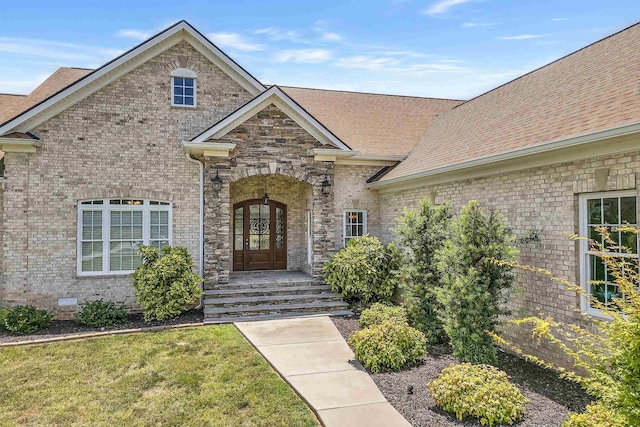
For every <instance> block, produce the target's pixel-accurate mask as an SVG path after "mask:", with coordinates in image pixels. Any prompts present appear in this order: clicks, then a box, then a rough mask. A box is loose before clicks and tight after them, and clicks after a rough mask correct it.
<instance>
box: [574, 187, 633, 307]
mask: <svg viewBox="0 0 640 427" xmlns="http://www.w3.org/2000/svg"><path fill="white" fill-rule="evenodd" d="M637 211H638V207H637V197H636V193H635V190H633V191H615V192H608V193H595V194H585V195H583V196H581V197H580V235H581V236H585V237H588V238H590V239H592V240H593V241H595V242H597V243H600V244H601V245H603V249H604V250H605V251H606V252H605V253H606V254H607V255H608V256H611V257H615V258H625V259H626V260H628V262H629V263H630V264H631V265H635V269H636V270H637V264H638V263H637V260H638V236H637V235H636V234H635V233H632V232H625V231H621V230H620V227H621V226H623V225H629V226H631V227H634V228H637V225H638V220H637V216H638V214H637ZM605 226H606V227H607V229H608V231H609V233H610V237H611V240H612V241H613V244H611V243H607V242H604V241H603V238H602V236H601V235H600V234H599V233H598V232H597V231H596V229H597V228H599V227H605ZM612 246H613V247H612ZM580 264H581V271H582V274H581V284H582V287H583V288H584V290H585V291H586V292H587V293H588V294H589V295H591V296H592V297H593V298H594V299H595V300H597V301H599V302H600V303H601V304H604V305H605V306H609V305H610V304H611V303H612V302H613V301H614V300H615V299H616V298H624V295H621V292H620V289H619V287H618V286H617V285H616V283H615V277H613V274H612V273H611V271H610V268H608V266H607V263H606V261H604V260H603V259H602V258H601V257H598V256H597V252H596V251H594V250H593V249H592V248H591V247H590V245H589V242H587V241H581V242H580ZM582 308H583V311H586V312H587V313H591V314H596V315H600V314H602V313H601V310H599V309H597V308H595V307H594V306H593V303H589V301H587V299H586V298H583V301H582Z"/></svg>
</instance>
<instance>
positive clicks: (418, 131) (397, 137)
mask: <svg viewBox="0 0 640 427" xmlns="http://www.w3.org/2000/svg"><path fill="white" fill-rule="evenodd" d="M280 88H281V89H282V90H283V91H284V92H285V93H286V94H287V95H289V96H290V97H291V98H293V99H294V100H295V101H296V102H297V103H298V104H300V105H301V106H302V107H303V108H304V109H305V110H307V111H308V112H309V113H310V114H311V115H312V116H314V117H315V118H316V119H317V120H318V121H319V122H320V123H322V124H323V125H324V126H326V127H327V128H328V129H329V130H331V132H333V133H334V134H335V135H336V136H337V137H338V138H340V139H341V140H342V141H343V142H344V143H345V144H347V145H348V146H349V147H351V149H353V150H356V151H359V152H360V153H362V154H376V155H406V154H409V152H410V151H411V149H412V148H413V147H414V146H415V145H416V144H417V143H418V141H419V140H420V136H421V135H422V134H424V132H425V130H426V129H427V127H428V126H429V124H430V123H431V122H433V120H434V119H435V117H436V116H437V115H438V114H442V113H443V112H445V111H448V110H450V109H451V108H453V107H455V106H456V105H459V104H460V103H462V101H456V100H451V99H437V98H419V97H413V96H398V95H378V94H370V93H360V92H343V91H336V90H322V89H307V88H298V87H287V86H280Z"/></svg>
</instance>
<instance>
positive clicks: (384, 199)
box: [379, 152, 640, 366]
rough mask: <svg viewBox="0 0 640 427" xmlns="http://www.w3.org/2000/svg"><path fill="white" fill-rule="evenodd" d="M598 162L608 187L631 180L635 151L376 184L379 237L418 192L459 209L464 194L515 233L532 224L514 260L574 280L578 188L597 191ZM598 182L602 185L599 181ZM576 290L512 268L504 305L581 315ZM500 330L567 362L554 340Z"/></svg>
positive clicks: (639, 162) (572, 318)
mask: <svg viewBox="0 0 640 427" xmlns="http://www.w3.org/2000/svg"><path fill="white" fill-rule="evenodd" d="M597 169H608V170H609V177H608V182H607V187H606V190H607V191H612V190H627V189H635V188H636V171H638V170H640V152H635V153H631V154H621V155H614V156H608V157H601V158H595V159H592V160H585V161H576V162H569V163H563V164H558V165H553V166H548V167H539V168H533V169H527V170H522V171H518V172H510V173H505V174H502V175H494V176H490V177H485V178H478V179H470V180H461V181H456V182H449V183H445V184H439V185H434V186H424V187H418V188H412V189H408V190H404V191H390V192H381V193H380V196H379V197H380V199H379V209H380V221H381V223H382V224H384V227H383V228H382V233H381V237H382V239H383V240H384V241H392V240H394V238H395V236H394V234H393V232H392V231H391V230H390V226H391V225H392V224H393V223H394V219H395V218H397V217H398V216H400V215H402V212H403V208H404V207H408V208H416V207H417V206H418V202H419V201H420V200H421V199H422V198H424V197H434V196H435V202H436V203H443V202H445V201H450V202H451V203H452V205H453V207H454V208H455V209H456V210H459V209H460V208H461V207H462V206H464V205H465V204H466V203H467V202H468V201H469V200H474V199H475V200H478V201H479V202H480V203H481V204H482V206H484V207H486V208H489V209H495V210H496V211H498V212H500V213H502V214H503V215H504V216H505V218H506V220H507V222H508V223H509V225H510V226H511V227H512V229H513V230H514V232H515V234H516V235H520V236H524V235H526V234H527V233H528V232H529V231H531V230H538V231H539V233H540V234H539V236H540V242H538V243H530V244H526V245H523V246H522V247H520V258H519V260H520V262H521V263H523V264H529V265H533V266H537V267H543V268H546V269H548V270H550V271H552V272H553V273H554V274H556V275H558V276H560V277H565V278H567V279H569V280H571V281H573V282H574V283H577V282H578V281H579V248H578V245H577V243H576V242H574V241H573V240H570V239H569V238H568V236H569V235H570V234H574V233H576V234H577V233H578V232H579V230H578V196H579V195H580V194H582V193H589V192H596V191H598V188H597V185H596V179H595V171H596V170H597ZM602 190H605V189H602ZM579 303H580V301H579V298H578V297H577V296H576V295H575V294H574V293H572V292H570V291H567V290H566V289H564V287H563V286H562V285H560V284H558V283H555V282H552V281H550V280H548V279H546V278H544V277H540V276H536V275H532V274H522V273H520V272H519V273H518V274H517V280H516V290H515V292H514V293H513V295H512V296H511V301H510V305H511V308H512V309H513V312H514V313H515V314H516V315H518V316H524V315H527V314H537V312H538V310H541V311H542V312H543V313H545V314H548V315H552V316H553V317H554V318H556V319H557V320H560V321H563V322H573V323H579V322H583V321H585V318H584V316H582V315H581V314H580V313H579V312H578V311H576V308H579V307H580V305H579ZM505 335H506V336H507V337H508V338H509V339H511V340H513V341H514V342H516V343H517V344H518V345H520V346H522V347H523V348H525V349H526V350H527V351H529V352H531V353H533V354H535V355H540V356H545V357H547V358H551V359H552V361H554V362H557V363H559V364H561V365H565V366H568V365H569V361H568V360H567V359H566V357H565V356H564V355H563V354H562V353H560V352H558V351H557V350H556V349H554V348H549V347H547V346H542V347H538V346H536V345H535V343H534V342H533V341H532V340H531V339H530V336H529V335H528V333H527V332H526V331H525V330H515V329H514V328H509V329H508V330H506V331H505Z"/></svg>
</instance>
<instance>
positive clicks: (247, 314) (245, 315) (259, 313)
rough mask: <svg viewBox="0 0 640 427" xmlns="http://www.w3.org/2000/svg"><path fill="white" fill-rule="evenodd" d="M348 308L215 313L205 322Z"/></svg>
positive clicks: (207, 315)
mask: <svg viewBox="0 0 640 427" xmlns="http://www.w3.org/2000/svg"><path fill="white" fill-rule="evenodd" d="M346 308H347V307H335V308H334V307H322V306H319V307H313V308H295V309H286V310H285V309H280V310H268V309H265V310H247V311H243V312H242V313H238V312H233V313H224V312H223V313H215V314H205V320H208V319H216V318H220V317H229V316H238V317H240V318H243V319H246V318H249V317H254V316H265V315H275V314H282V315H285V314H289V315H292V316H295V315H301V314H302V313H307V314H313V313H325V312H331V311H334V310H335V311H342V310H345V309H346Z"/></svg>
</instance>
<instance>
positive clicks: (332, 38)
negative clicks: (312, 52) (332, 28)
mask: <svg viewBox="0 0 640 427" xmlns="http://www.w3.org/2000/svg"><path fill="white" fill-rule="evenodd" d="M322 40H326V41H328V42H339V41H340V40H342V37H340V34H337V33H332V32H329V31H327V32H325V33H322Z"/></svg>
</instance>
